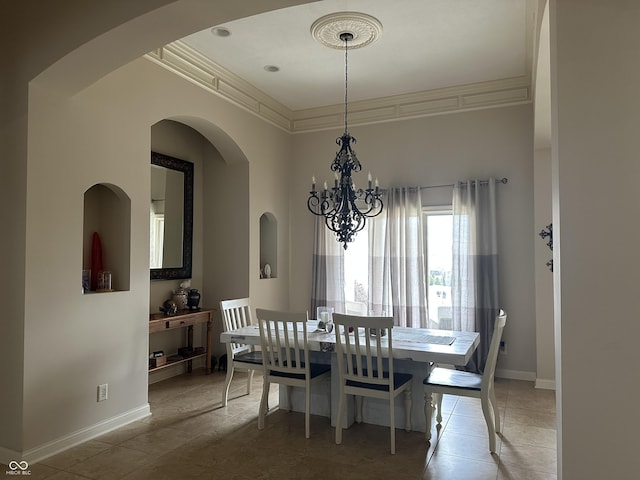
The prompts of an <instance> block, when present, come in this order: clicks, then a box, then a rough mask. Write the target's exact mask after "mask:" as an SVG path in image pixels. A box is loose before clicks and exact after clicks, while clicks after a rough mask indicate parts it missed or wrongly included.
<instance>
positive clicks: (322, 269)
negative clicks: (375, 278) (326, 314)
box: [309, 216, 345, 318]
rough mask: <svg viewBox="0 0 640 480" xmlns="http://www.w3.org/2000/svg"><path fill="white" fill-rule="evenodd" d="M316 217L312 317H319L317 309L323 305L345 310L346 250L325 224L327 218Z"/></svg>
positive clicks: (337, 310) (310, 313)
mask: <svg viewBox="0 0 640 480" xmlns="http://www.w3.org/2000/svg"><path fill="white" fill-rule="evenodd" d="M315 220H316V221H315V224H314V235H313V239H314V240H313V260H312V262H313V263H312V267H311V270H312V271H311V275H312V277H311V278H312V279H313V280H312V284H311V310H309V317H310V318H315V316H316V308H317V307H322V306H327V307H333V308H334V310H335V311H336V312H345V304H344V302H345V297H344V250H343V248H342V244H341V243H339V242H338V241H337V240H336V237H335V234H334V233H333V232H332V231H331V230H329V229H328V228H327V226H326V225H325V219H324V217H322V216H317V217H316V218H315Z"/></svg>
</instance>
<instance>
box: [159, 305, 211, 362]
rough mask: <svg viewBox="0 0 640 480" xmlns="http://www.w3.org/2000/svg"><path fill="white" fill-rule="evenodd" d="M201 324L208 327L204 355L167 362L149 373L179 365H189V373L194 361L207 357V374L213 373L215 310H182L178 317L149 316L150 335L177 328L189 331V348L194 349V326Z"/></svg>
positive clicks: (161, 314)
mask: <svg viewBox="0 0 640 480" xmlns="http://www.w3.org/2000/svg"><path fill="white" fill-rule="evenodd" d="M199 324H206V325H207V334H206V345H205V348H204V353H200V354H198V355H192V356H190V357H187V358H185V359H183V360H178V361H175V362H167V363H166V364H164V365H161V366H158V367H154V368H149V373H151V372H155V371H157V370H160V369H162V368H167V367H171V366H174V365H177V364H179V363H184V362H186V363H187V371H188V372H191V367H192V361H193V360H195V359H196V358H201V357H205V364H206V368H207V373H211V327H212V326H213V310H209V309H200V310H195V311H193V310H181V311H179V312H178V313H177V314H176V315H173V316H171V317H170V316H167V315H165V314H164V313H152V314H150V315H149V334H152V333H157V332H164V331H166V330H171V329H175V328H186V329H187V345H186V346H187V347H190V348H193V326H194V325H199Z"/></svg>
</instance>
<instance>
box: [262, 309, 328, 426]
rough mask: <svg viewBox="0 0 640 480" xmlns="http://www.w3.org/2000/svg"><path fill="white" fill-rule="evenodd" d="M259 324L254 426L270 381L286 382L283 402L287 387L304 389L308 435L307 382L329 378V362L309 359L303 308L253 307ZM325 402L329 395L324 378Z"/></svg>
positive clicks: (264, 409) (265, 404) (308, 394)
mask: <svg viewBox="0 0 640 480" xmlns="http://www.w3.org/2000/svg"><path fill="white" fill-rule="evenodd" d="M256 316H257V318H258V325H259V327H260V345H261V348H262V352H263V358H264V374H263V377H264V386H263V389H262V400H261V402H260V410H259V413H258V429H260V430H262V429H263V428H264V422H265V417H266V410H267V400H268V398H269V387H270V385H271V383H278V384H282V385H285V386H286V389H287V395H286V399H287V405H286V408H287V409H289V406H290V402H291V389H292V388H293V387H300V388H304V389H305V436H306V438H309V437H310V410H311V385H312V384H314V383H316V382H319V381H322V380H324V379H328V378H330V375H331V365H329V364H327V365H323V364H319V363H312V362H311V361H310V360H309V343H308V332H307V312H283V311H276V310H266V309H261V308H258V309H256ZM326 390H327V394H328V396H329V399H328V402H330V399H331V388H330V383H329V382H327V388H326Z"/></svg>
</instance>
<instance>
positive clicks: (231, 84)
mask: <svg viewBox="0 0 640 480" xmlns="http://www.w3.org/2000/svg"><path fill="white" fill-rule="evenodd" d="M145 58H147V59H149V60H151V61H153V62H155V63H157V64H158V65H161V66H162V67H164V68H166V69H167V70H169V71H171V72H174V73H176V74H178V75H180V76H182V77H183V78H185V79H186V80H189V81H191V82H193V83H195V84H196V85H198V86H200V87H202V88H204V89H206V90H208V91H209V92H211V93H213V94H215V95H218V96H220V97H222V98H224V99H225V100H228V101H230V102H232V103H234V104H236V105H237V106H239V107H241V108H243V109H244V110H247V111H249V112H251V113H252V114H254V115H256V116H258V117H260V118H262V119H263V120H265V121H267V122H269V123H270V124H272V125H274V126H276V127H278V128H280V129H282V130H285V131H286V132H289V133H304V132H311V131H318V130H327V129H334V128H340V127H342V126H343V121H344V105H330V106H325V107H319V108H310V109H305V110H296V111H292V110H291V109H289V108H287V107H286V106H284V105H283V104H281V103H280V102H278V101H276V100H275V99H273V98H271V97H270V96H269V95H267V94H266V93H264V92H263V91H261V90H259V89H257V88H256V87H254V86H253V85H251V84H250V83H248V82H247V81H245V80H243V79H242V78H240V77H239V76H237V75H235V74H233V73H232V72H230V71H229V70H227V69H225V68H224V67H222V66H221V65H218V64H216V63H215V62H212V61H211V60H210V59H209V58H207V57H205V56H203V55H202V54H200V53H199V52H198V51H196V50H194V49H193V48H191V47H189V46H188V45H186V44H185V43H184V42H181V41H180V40H177V41H175V42H173V43H170V44H168V45H165V46H164V47H161V48H159V49H157V50H154V51H152V52H150V53H148V54H147V55H145ZM531 101H532V100H531V80H530V77H529V76H520V77H513V78H506V79H501V80H493V81H489V82H481V83H474V84H469V85H461V86H455V87H447V88H440V89H435V90H427V91H422V92H416V93H410V94H405V95H395V96H390V97H384V98H377V99H374V100H364V101H359V102H353V103H351V102H350V103H349V125H351V126H354V125H366V124H372V123H382V122H389V121H397V120H405V119H410V118H419V117H425V116H432V115H440V114H445V113H453V112H462V111H469V110H479V109H484V108H495V107H503V106H510V105H518V104H522V103H530V102H531Z"/></svg>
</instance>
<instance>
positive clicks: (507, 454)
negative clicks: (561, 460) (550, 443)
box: [500, 439, 557, 474]
mask: <svg viewBox="0 0 640 480" xmlns="http://www.w3.org/2000/svg"><path fill="white" fill-rule="evenodd" d="M500 462H501V463H503V464H505V465H507V466H509V467H518V468H522V469H525V470H535V471H539V472H544V473H551V474H555V473H556V471H557V456H556V450H555V449H553V448H545V447H537V446H533V445H522V444H517V443H510V442H509V441H508V439H503V441H502V447H501V448H500Z"/></svg>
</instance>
